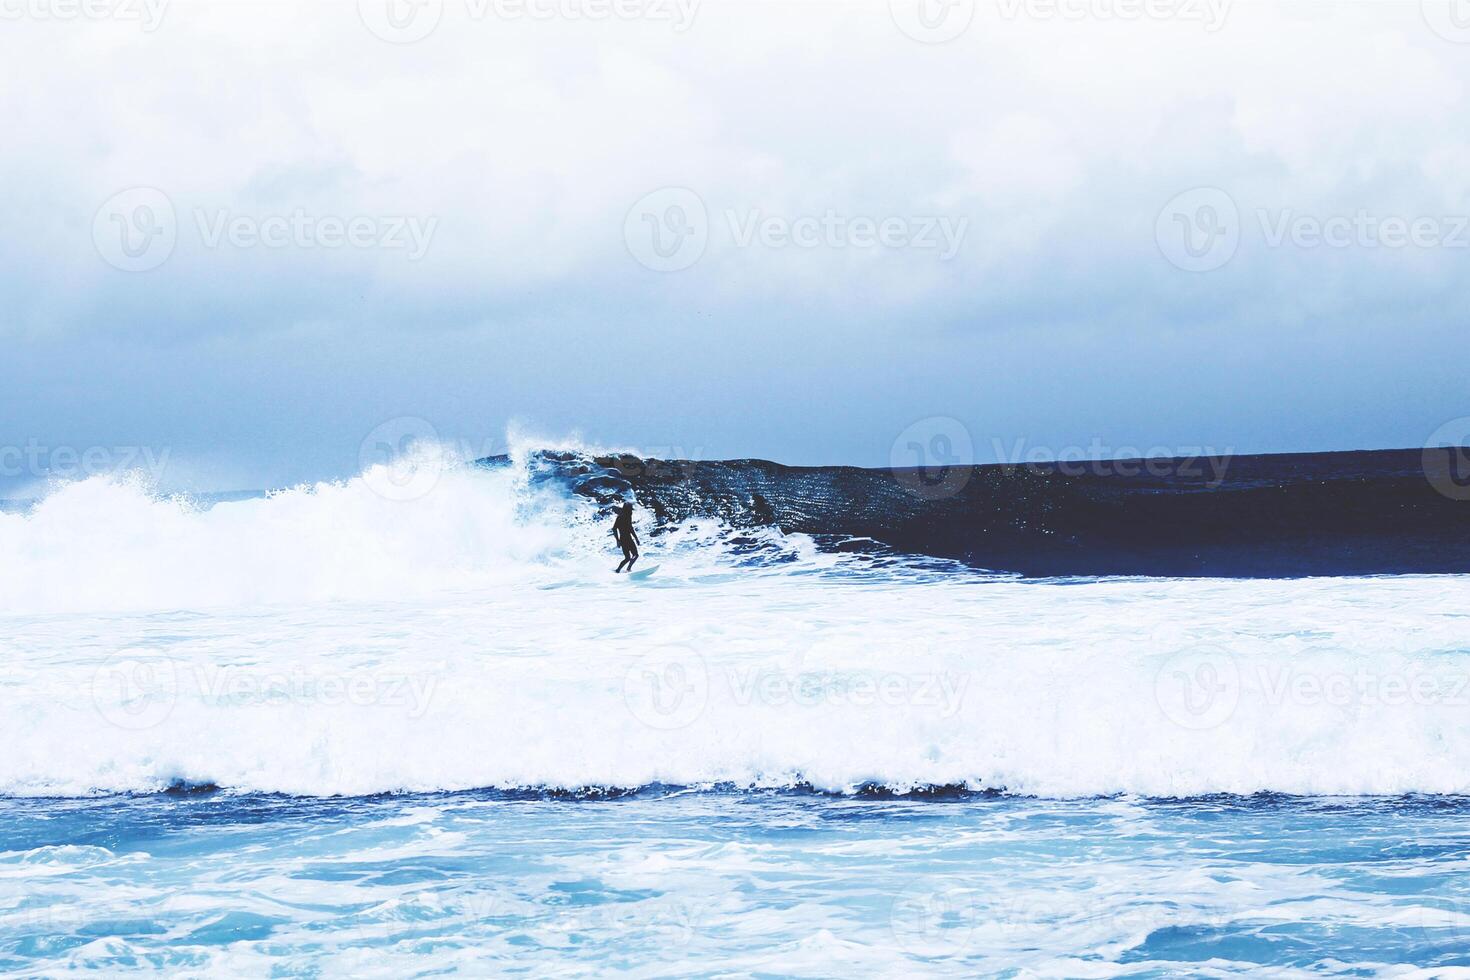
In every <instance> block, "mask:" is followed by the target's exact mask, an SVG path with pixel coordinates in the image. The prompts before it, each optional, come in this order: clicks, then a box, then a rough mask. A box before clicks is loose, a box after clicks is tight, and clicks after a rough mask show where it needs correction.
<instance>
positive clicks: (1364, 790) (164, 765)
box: [0, 451, 1470, 977]
mask: <svg viewBox="0 0 1470 980" xmlns="http://www.w3.org/2000/svg"><path fill="white" fill-rule="evenodd" d="M1339 464H1340V465H1338V466H1337V469H1335V470H1334V469H1332V468H1331V466H1329V464H1328V463H1326V462H1324V461H1322V460H1320V459H1315V458H1313V459H1307V460H1286V461H1276V462H1273V463H1270V464H1269V465H1268V464H1265V463H1260V462H1259V461H1258V462H1257V463H1255V464H1251V465H1246V466H1243V467H1241V468H1240V469H1239V470H1236V471H1232V472H1235V473H1236V475H1237V480H1238V482H1237V483H1235V484H1231V483H1230V482H1229V481H1228V480H1226V481H1223V482H1221V483H1220V484H1219V486H1217V487H1215V488H1213V489H1212V488H1209V487H1201V486H1198V485H1195V484H1193V483H1189V482H1188V481H1186V482H1185V483H1184V484H1183V485H1178V486H1170V485H1162V484H1160V482H1159V481H1157V480H1153V481H1152V482H1149V481H1144V482H1143V483H1139V482H1138V481H1137V480H1134V479H1132V478H1130V480H1129V481H1125V482H1124V484H1121V485H1120V484H1115V483H1109V482H1107V481H1103V482H1097V481H1095V480H1094V481H1091V482H1089V480H1083V481H1082V482H1081V483H1068V482H1065V481H1064V482H1063V483H1062V484H1057V483H1056V482H1055V481H1056V480H1058V479H1061V477H1059V476H1057V475H1056V474H1047V473H1036V472H1029V471H1028V472H1019V473H999V474H990V475H988V476H987V475H984V474H975V475H974V479H975V480H978V481H979V482H978V484H977V486H978V489H976V488H975V487H970V488H969V489H965V488H961V489H960V490H957V491H955V492H954V493H952V494H949V495H948V496H936V495H934V494H931V493H930V492H929V490H928V489H927V487H925V486H921V487H920V488H919V489H920V491H921V492H919V493H917V494H916V493H914V492H913V487H912V486H911V483H912V475H909V476H903V477H898V476H895V475H893V474H888V473H884V474H875V473H873V472H870V471H859V470H851V469H841V468H832V469H830V470H805V471H790V470H786V469H785V468H781V467H775V466H774V464H760V463H740V464H697V465H693V466H692V467H686V468H682V469H681V468H677V467H676V468H673V469H670V468H668V467H666V466H660V467H652V466H646V465H644V464H641V463H635V464H634V465H631V466H630V465H629V464H628V461H627V460H626V458H616V459H609V458H594V457H591V456H589V455H587V454H577V453H572V452H565V451H563V452H558V453H542V454H534V453H533V454H523V455H520V456H517V457H514V458H512V459H508V460H502V461H494V462H492V463H491V464H490V465H482V466H473V465H459V464H457V463H455V464H447V463H445V462H444V461H443V460H438V459H433V458H429V459H420V460H417V461H416V462H414V463H413V464H412V465H410V466H408V467H407V468H406V469H402V470H397V471H392V470H382V469H377V468H374V469H370V470H368V471H365V472H364V473H363V474H362V475H360V476H359V477H357V478H354V479H351V480H347V481H343V482H341V483H334V484H322V485H318V486H314V487H303V488H296V489H293V490H289V491H284V492H277V493H272V494H256V495H237V496H234V497H228V498H221V499H218V500H213V501H209V500H203V501H201V500H198V499H187V498H180V497H174V496H169V495H165V494H159V493H158V492H156V491H154V490H152V489H151V488H149V487H146V486H142V485H140V484H138V483H137V482H136V481H131V480H128V479H114V478H94V479H91V480H86V481H82V482H79V483H75V484H70V485H66V486H62V487H59V488H57V489H55V490H54V491H53V492H52V493H50V494H49V495H48V496H46V497H45V498H44V499H42V500H40V501H39V502H34V503H28V504H25V505H22V506H11V507H8V508H7V509H5V510H4V511H0V550H3V552H4V554H6V555H7V556H8V557H7V560H6V561H5V562H3V563H0V692H3V694H4V704H5V709H6V710H5V711H4V712H3V713H0V745H4V746H5V748H6V751H5V752H4V753H0V969H3V970H5V971H7V972H11V973H15V974H19V975H37V976H51V975H57V974H61V973H67V972H72V971H83V970H85V971H92V972H97V973H100V974H103V975H108V976H111V975H118V974H125V973H130V972H136V973H159V972H167V973H170V974H183V975H221V976H346V975H350V976H392V977H398V976H437V975H447V974H463V975H470V976H484V975H500V974H507V973H526V974H534V975H538V976H539V975H568V976H582V975H603V974H607V973H626V974H629V975H635V976H689V975H696V976H757V977H766V976H830V975H833V974H834V973H840V972H846V973H852V974H860V975H869V974H872V975H884V976H889V975H894V976H896V975H904V976H907V975H911V974H914V973H934V974H940V975H955V976H976V975H999V976H1099V977H1100V976H1176V975H1217V976H1234V975H1251V974H1257V975H1263V976H1272V977H1276V976H1291V975H1301V976H1309V975H1310V976H1320V975H1349V976H1380V975H1389V976H1453V975H1470V884H1467V882H1470V876H1467V875H1466V874H1465V872H1466V871H1467V869H1470V713H1467V710H1470V631H1467V629H1466V623H1467V614H1466V613H1465V612H1464V610H1466V609H1467V608H1470V576H1467V575H1465V574H1460V573H1454V574H1443V573H1444V572H1445V571H1447V570H1450V571H1453V569H1454V567H1456V563H1458V562H1462V561H1463V556H1458V555H1456V554H1451V555H1449V557H1446V556H1445V554H1440V553H1439V552H1436V550H1435V548H1434V547H1433V545H1434V543H1435V542H1436V541H1438V542H1440V543H1441V549H1440V550H1441V551H1445V552H1446V553H1448V552H1449V551H1453V548H1452V547H1451V545H1453V543H1454V542H1455V541H1457V540H1459V538H1458V535H1461V534H1462V533H1463V526H1462V523H1463V515H1462V513H1461V510H1459V509H1453V510H1446V509H1445V507H1444V506H1443V504H1442V503H1441V502H1442V501H1446V500H1452V499H1453V497H1452V496H1447V495H1446V494H1444V493H1443V492H1440V490H1439V489H1436V487H1435V486H1434V485H1432V484H1426V485H1427V486H1429V490H1428V491H1427V493H1426V491H1425V490H1424V489H1423V488H1422V487H1416V486H1413V485H1411V484H1412V474H1410V473H1408V472H1407V471H1406V470H1405V469H1404V467H1403V465H1402V464H1403V460H1402V459H1399V458H1398V457H1397V456H1394V457H1393V458H1391V459H1388V460H1379V461H1367V462H1365V461H1364V460H1363V459H1361V458H1357V457H1354V458H1353V459H1352V460H1345V461H1339ZM1370 464H1371V465H1370ZM1263 467H1264V469H1263ZM1273 467H1274V469H1273ZM1324 467H1327V468H1326V469H1325V470H1324ZM1365 467H1366V469H1365ZM1334 474H1336V475H1335V476H1334ZM1431 475H1432V474H1431ZM1423 476H1424V474H1420V479H1421V480H1422V479H1423ZM997 481H999V482H997ZM1005 481H1019V482H1017V483H1015V484H1014V485H1009V484H1006V483H1005ZM1169 482H1170V481H1168V480H1165V481H1163V483H1164V484H1168V483H1169ZM895 487H896V488H897V489H895ZM1007 487H1009V491H1014V495H1015V499H1012V497H1011V496H1007V493H1002V492H1000V491H1002V490H1006V489H1007ZM1009 491H1008V492H1009ZM1217 491H1219V492H1221V493H1223V494H1225V496H1223V497H1220V498H1215V497H1211V496H1210V495H1211V494H1215V493H1216V492H1217ZM946 492H948V491H946ZM965 493H969V494H970V496H969V497H968V498H966V497H965V496H964V494H965ZM1235 493H1244V494H1246V495H1247V498H1248V499H1246V500H1244V501H1243V500H1242V499H1241V498H1237V497H1233V496H1229V495H1230V494H1235ZM844 495H845V496H844ZM904 495H907V496H904ZM1313 495H1316V498H1317V501H1316V503H1315V504H1313V503H1312V500H1311V499H1308V498H1312V497H1313ZM624 498H631V499H635V500H637V501H638V503H639V506H640V509H641V514H640V521H642V524H641V526H642V529H643V531H644V539H645V546H646V550H647V555H646V556H645V559H644V560H645V562H647V563H649V564H653V563H657V564H658V565H659V569H658V571H657V573H656V574H654V575H653V576H651V577H649V578H647V579H642V580H630V579H629V578H628V577H627V576H616V575H613V574H612V573H611V568H612V565H613V564H614V563H615V561H616V560H617V556H616V554H615V553H614V552H613V550H612V548H611V546H610V539H609V538H608V537H607V533H606V532H607V529H606V509H607V505H608V503H609V502H610V501H612V500H616V499H624ZM1387 498H1392V499H1395V500H1397V501H1398V505H1397V507H1396V509H1395V510H1394V512H1393V513H1392V514H1388V515H1386V516H1382V517H1381V519H1378V520H1377V521H1376V522H1372V523H1367V524H1364V523H1360V522H1358V520H1357V518H1356V517H1355V516H1354V515H1356V514H1358V513H1359V512H1360V510H1361V509H1362V508H1368V509H1370V510H1371V509H1373V507H1375V506H1377V505H1376V504H1375V501H1381V500H1383V499H1387ZM843 499H846V500H847V501H848V504H849V505H850V506H847V507H846V511H847V512H849V518H848V522H849V523H848V524H845V525H844V524H842V523H841V521H838V520H836V519H834V518H832V515H833V514H834V513H837V512H841V511H843V510H844V508H843V507H842V506H841V504H842V500H843ZM957 499H961V500H964V499H967V500H968V501H969V503H968V504H966V505H965V506H964V507H961V506H960V504H958V503H956V500H957ZM1211 500H1216V505H1217V506H1216V509H1215V510H1214V511H1212V510H1211V504H1210V501H1211ZM875 501H877V502H879V503H875ZM883 501H887V502H888V503H882V502H883ZM898 501H908V502H906V503H902V504H900V503H899V502H898ZM1272 501H1278V503H1279V506H1278V504H1273V503H1272ZM880 503H881V504H882V505H881V506H880V505H879V504H880ZM890 504H891V505H890ZM966 507H968V510H966V509H965V508H966ZM997 507H999V510H997ZM1273 508H1274V509H1273ZM1303 508H1306V509H1308V510H1310V509H1313V508H1316V509H1317V510H1319V511H1320V513H1319V514H1318V515H1317V517H1316V518H1314V520H1315V523H1314V524H1312V526H1311V527H1310V528H1309V529H1307V530H1305V531H1304V532H1303V533H1302V534H1301V535H1300V536H1299V537H1298V538H1297V539H1296V540H1295V542H1294V544H1293V545H1292V546H1291V547H1290V548H1277V549H1276V550H1275V551H1273V550H1272V549H1271V548H1263V547H1256V546H1254V545H1252V543H1251V542H1252V540H1253V539H1264V538H1267V537H1270V529H1271V528H1273V527H1280V526H1283V522H1285V523H1290V522H1289V521H1288V520H1287V518H1288V517H1289V516H1290V515H1291V514H1293V513H1298V512H1301V510H1302V509H1303ZM1247 512H1248V513H1251V514H1253V515H1254V517H1253V520H1254V521H1255V522H1256V523H1255V524H1254V525H1253V526H1252V527H1251V528H1248V529H1245V530H1243V531H1241V532H1240V534H1239V535H1237V538H1238V540H1235V541H1233V542H1232V541H1231V540H1230V535H1229V534H1227V533H1225V532H1224V531H1221V530H1220V529H1219V528H1215V527H1213V526H1212V525H1209V523H1208V522H1206V524H1205V525H1204V526H1202V527H1200V528H1196V529H1195V530H1194V531H1192V532H1188V533H1186V532H1185V531H1183V530H1180V531H1179V532H1178V534H1170V535H1163V534H1161V535H1157V536H1156V539H1155V540H1154V541H1153V543H1152V544H1149V545H1148V546H1146V547H1144V546H1140V547H1138V548H1135V549H1133V550H1131V551H1130V550H1127V549H1121V548H1120V547H1119V546H1118V545H1117V543H1116V541H1115V540H1114V537H1113V535H1114V533H1115V532H1114V531H1112V530H1109V528H1110V527H1111V525H1110V524H1109V523H1108V522H1109V521H1111V520H1113V519H1114V518H1117V517H1119V516H1122V517H1124V518H1126V519H1127V520H1128V521H1132V522H1142V523H1145V524H1147V523H1149V522H1153V521H1164V522H1165V525H1164V526H1168V527H1175V528H1184V527H1186V526H1189V522H1190V521H1191V520H1193V519H1195V518H1197V517H1199V516H1201V515H1205V516H1208V515H1209V514H1211V513H1216V514H1226V515H1232V518H1233V519H1235V520H1240V519H1241V516H1240V515H1242V514H1245V513H1247ZM965 514H968V515H969V516H968V517H965ZM1079 515H1080V516H1079ZM1086 515H1091V517H1086ZM1084 518H1085V519H1084ZM1168 520H1172V521H1174V522H1175V523H1174V524H1167V521H1168ZM956 522H958V523H956ZM1336 524H1342V525H1343V526H1344V527H1349V528H1357V529H1358V531H1357V532H1354V533H1356V535H1357V536H1356V537H1354V536H1353V534H1352V533H1348V532H1346V531H1344V532H1342V533H1339V532H1337V531H1334V527H1335V525H1336ZM945 529H949V531H948V532H947V531H946V530H945ZM957 529H958V530H957ZM1307 531H1309V532H1310V533H1307ZM950 532H953V533H950ZM1190 534H1192V535H1193V537H1190V536H1189V535H1190ZM992 537H993V539H994V541H993V543H994V547H993V548H991V545H990V542H991V540H992ZM1033 538H1034V539H1036V540H1040V541H1046V540H1050V541H1052V542H1053V543H1052V544H1050V545H1047V546H1045V547H1043V548H1040V549H1039V551H1038V555H1039V557H1037V558H1036V559H1035V560H1036V561H1037V562H1038V563H1040V564H1039V565H1038V567H1036V568H1023V567H1013V566H1012V565H1011V564H1010V563H1008V562H1007V561H1006V560H1005V558H1006V556H1007V555H1008V554H1011V553H1013V551H1014V549H1016V548H1018V547H1021V546H1022V545H1023V544H1024V543H1025V542H1026V541H1028V540H1031V539H1033ZM956 542H958V543H956ZM1445 542H1449V544H1444V543H1445ZM986 549H990V550H986ZM1048 549H1049V550H1048ZM1344 550H1345V551H1347V552H1351V555H1350V558H1349V559H1346V560H1344V563H1343V564H1342V565H1341V566H1340V567H1338V566H1336V565H1334V562H1336V561H1338V557H1337V556H1339V555H1340V553H1341V552H1343V551H1344ZM1273 562H1274V563H1275V564H1273ZM1191 563H1193V564H1195V565H1199V564H1201V563H1202V565H1203V567H1202V568H1201V569H1196V570H1197V571H1201V572H1202V573H1201V574H1198V575H1194V576H1191V577H1180V575H1177V574H1176V575H1169V574H1165V572H1166V571H1167V570H1168V569H1170V568H1173V569H1176V570H1178V569H1179V568H1180V567H1182V566H1185V565H1191ZM1041 566H1045V567H1046V568H1048V569H1050V570H1052V571H1058V572H1060V571H1063V570H1065V571H1066V573H1067V574H1066V577H1044V576H1042V575H1041V574H1039V572H1040V571H1041V570H1042V569H1041ZM1122 566H1126V567H1129V568H1132V569H1133V570H1134V572H1135V574H1131V575H1129V576H1128V577H1118V576H1109V575H1106V574H1104V573H1105V572H1107V571H1108V570H1110V569H1114V570H1115V569H1116V567H1122ZM1306 566H1310V567H1312V568H1322V567H1327V568H1329V569H1330V568H1337V570H1338V572H1340V574H1326V575H1314V576H1313V577H1306V578H1303V577H1294V570H1296V569H1299V568H1300V567H1306ZM1141 568H1147V569H1148V570H1149V571H1150V572H1151V574H1147V575H1145V574H1142V573H1141V572H1139V569H1141ZM1252 570H1254V571H1256V572H1264V573H1266V574H1247V573H1248V572H1251V571H1252ZM1389 573H1394V574H1389Z"/></svg>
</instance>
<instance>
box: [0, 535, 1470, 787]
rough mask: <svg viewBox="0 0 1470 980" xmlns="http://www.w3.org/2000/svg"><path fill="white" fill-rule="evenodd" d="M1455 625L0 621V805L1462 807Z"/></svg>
mask: <svg viewBox="0 0 1470 980" xmlns="http://www.w3.org/2000/svg"><path fill="white" fill-rule="evenodd" d="M194 519H195V518H194V516H193V515H184V516H181V517H180V520H194ZM441 567H452V566H449V565H444V566H441ZM662 575H663V573H662V572H660V576H659V577H662ZM1467 602H1470V579H1467V578H1466V577H1458V576H1456V577H1417V578H1399V579H1377V580H1361V579H1360V580H1353V579H1319V580H1307V581H1294V582H1267V581H1239V582H1221V581H1179V582H1169V581H1156V582H1101V583H1097V584H1092V585H1071V586H1058V585H1048V584H1038V583H1018V582H992V583H983V582H967V583H958V584H956V583H937V584H928V585H925V584H915V583H910V582H903V581H893V582H872V581H869V582H866V583H863V584H844V583H840V582H835V581H832V580H830V579H824V578H822V577H813V576H785V575H778V574H765V575H757V576H744V577H737V578H734V579H732V580H730V581H725V582H720V583H715V584H707V585H701V584H693V583H690V582H689V581H687V580H681V579H679V578H678V577H677V576H675V577H674V578H673V579H672V580H671V581H670V582H669V583H667V584H666V585H665V586H663V587H658V588H644V587H638V586H633V585H630V584H629V583H627V582H625V581H621V580H619V579H616V578H614V577H613V576H611V575H606V574H604V575H602V576H600V577H598V578H595V579H589V580H587V581H586V582H583V583H581V584H576V585H573V586H571V587H566V588H559V589H546V588H541V587H538V586H537V585H536V584H534V583H525V582H513V583H509V584H504V585H501V586H499V587H497V588H496V589H495V590H493V591H490V592H465V591H457V592H451V593H437V594H435V595H433V596H431V597H427V598H422V599H418V600H413V601H399V602H392V603H386V602H355V603H326V602H323V603H307V604H298V605H295V606H291V607H283V608H280V609H272V610H261V609H253V610H245V611H236V612H227V611H217V612H212V613H209V614H189V615H180V614H157V613H154V614H146V615H137V616H111V617H93V616H68V617H64V618H58V617H50V618H41V619H32V620H26V619H20V618H16V617H10V618H9V619H8V620H7V629H6V631H5V634H4V635H5V637H7V639H6V640H4V641H0V662H3V663H4V665H5V673H4V675H3V676H0V683H3V685H4V687H5V690H6V695H7V710H6V712H5V713H4V714H3V715H0V739H3V740H4V744H6V745H7V746H8V751H7V752H6V753H5V754H4V755H3V756H0V792H3V793H8V794H63V795H67V794H82V793H90V792H97V791H103V792H113V791H128V790H140V791H146V790H156V789H160V788H163V787H165V786H167V785H169V784H170V783H172V782H174V781H180V780H181V781H186V782H190V783H215V784H218V785H221V786H226V787H230V788H234V789H240V790H260V791H280V792H287V793H296V794H307V795H312V794H362V793H372V792H379V791H391V790H438V789H445V790H457V789H468V788H475V787H487V786H499V787H515V786H546V787H566V788H574V787H581V786H588V785H594V786H639V785H644V784H648V783H652V782H664V783H676V784H704V783H711V782H731V783H735V784H737V785H762V786H772V785H787V784H793V783H798V782H804V783H809V784H812V785H815V786H817V787H819V788H822V789H829V790H837V791H844V790H850V789H852V788H854V787H857V786H860V785H862V784H865V783H879V784H885V785H889V786H893V787H898V788H906V787H914V786H924V785H931V784H938V785H965V786H971V787H974V788H1000V787H1003V788H1005V789H1008V790H1009V791H1011V792H1020V793H1035V794H1041V795H1054V796H1087V795H1093V794H1107V793H1137V794H1147V795H1198V794H1207V793H1216V792H1229V793H1253V792H1257V791H1279V792H1285V793H1301V794H1399V793H1407V792H1425V793H1466V792H1470V711H1467V705H1466V699H1467V698H1470V690H1467V687H1470V685H1467V684H1465V683H1464V680H1465V678H1466V677H1467V676H1470V649H1467V643H1466V636H1465V633H1464V629H1463V621H1462V620H1461V619H1460V618H1458V617H1457V616H1456V615H1455V614H1454V610H1456V609H1459V608H1464V606H1465V605H1466V603H1467ZM1206 668H1208V669H1206ZM1420 681H1424V682H1425V683H1427V685H1428V686H1427V687H1422V689H1421V694H1423V696H1417V697H1416V696H1415V695H1414V694H1413V693H1412V691H1413V690H1415V688H1414V685H1415V684H1416V683H1418V682H1420ZM1344 685H1345V686H1344ZM1385 685H1388V686H1385ZM1400 688H1402V690H1400ZM1426 691H1427V692H1428V693H1427V694H1424V693H1423V692H1426ZM1404 692H1409V693H1404Z"/></svg>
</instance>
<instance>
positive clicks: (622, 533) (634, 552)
mask: <svg viewBox="0 0 1470 980" xmlns="http://www.w3.org/2000/svg"><path fill="white" fill-rule="evenodd" d="M612 536H613V540H614V541H616V542H617V543H618V547H619V548H622V549H623V560H622V561H620V562H618V567H617V568H615V569H614V571H617V572H621V571H622V570H623V566H624V565H626V566H627V567H628V571H630V572H631V571H632V570H633V563H634V562H635V561H637V560H638V544H639V541H638V532H637V531H635V530H633V505H632V504H629V503H625V504H623V506H621V507H619V508H618V516H617V518H616V519H615V520H614V521H613V526H612Z"/></svg>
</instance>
